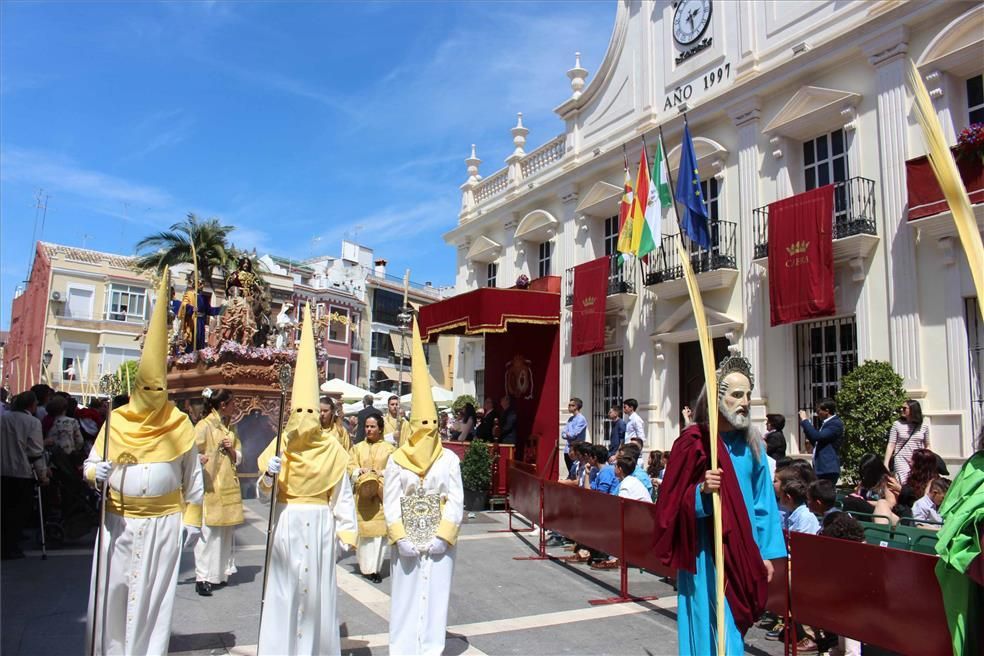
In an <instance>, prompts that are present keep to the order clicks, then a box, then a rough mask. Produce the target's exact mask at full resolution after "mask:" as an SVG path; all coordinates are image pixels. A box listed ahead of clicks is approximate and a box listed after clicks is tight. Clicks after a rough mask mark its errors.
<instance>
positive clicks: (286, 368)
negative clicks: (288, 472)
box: [257, 364, 293, 644]
mask: <svg viewBox="0 0 984 656" xmlns="http://www.w3.org/2000/svg"><path fill="white" fill-rule="evenodd" d="M292 379H293V378H292V373H291V369H290V365H289V364H284V365H282V366H281V367H280V371H279V372H278V374H277V383H278V384H279V385H280V417H279V418H278V419H277V448H276V455H277V457H278V458H279V457H280V446H281V443H282V440H283V433H284V410H285V409H286V407H287V386H288V385H290V383H291V381H292ZM264 473H265V472H264ZM264 473H261V474H260V476H263V475H264ZM279 475H280V473H279V472H278V473H276V474H274V475H273V484H272V485H271V487H270V515H269V517H268V518H267V534H266V555H265V556H264V559H263V563H264V565H263V590H262V592H261V593H260V621H259V623H258V627H257V628H258V632H259V631H262V629H263V604H265V603H266V591H267V581H268V580H269V579H270V557H271V555H272V554H273V550H272V548H271V547H272V546H273V529H274V511H275V510H276V508H277V478H278V477H279ZM257 644H259V640H258V639H257Z"/></svg>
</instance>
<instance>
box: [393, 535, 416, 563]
mask: <svg viewBox="0 0 984 656" xmlns="http://www.w3.org/2000/svg"><path fill="white" fill-rule="evenodd" d="M396 548H397V549H399V550H400V557H401V558H418V557H419V556H420V552H419V551H417V547H415V546H414V545H413V542H411V541H410V540H408V539H406V538H403V539H401V540H397V541H396Z"/></svg>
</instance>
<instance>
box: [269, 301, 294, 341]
mask: <svg viewBox="0 0 984 656" xmlns="http://www.w3.org/2000/svg"><path fill="white" fill-rule="evenodd" d="M292 307H294V306H293V305H292V304H290V303H284V305H283V307H281V308H280V313H279V314H278V315H277V321H276V323H275V324H274V326H275V328H276V331H277V341H276V347H277V348H291V347H292V346H293V345H294V326H295V325H296V323H295V321H294V320H293V319H292V318H291V316H290V309H291V308H292Z"/></svg>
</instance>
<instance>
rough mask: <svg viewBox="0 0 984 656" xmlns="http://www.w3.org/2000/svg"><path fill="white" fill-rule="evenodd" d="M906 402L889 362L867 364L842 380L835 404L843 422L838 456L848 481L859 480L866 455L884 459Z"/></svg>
mask: <svg viewBox="0 0 984 656" xmlns="http://www.w3.org/2000/svg"><path fill="white" fill-rule="evenodd" d="M906 398H908V397H907V395H906V393H905V388H903V387H902V376H900V375H898V374H897V373H895V370H894V369H892V365H890V364H889V363H887V362H879V361H877V360H868V361H867V362H865V363H864V364H862V365H861V366H859V367H857V368H855V369H854V370H853V371H851V373H849V374H847V375H846V376H844V377H843V378H841V381H840V389H839V390H838V392H837V398H836V399H835V401H836V402H837V414H838V416H840V418H841V420H843V422H844V441H843V442H842V443H841V445H840V449H839V455H840V460H841V476H842V477H843V478H844V479H845V480H854V481H856V480H857V473H858V464H859V463H860V461H861V456H863V455H864V454H865V453H874V454H876V455H877V456H878V457H879V458H881V457H882V456H883V455H884V453H885V447H886V445H887V444H888V431H889V429H890V428H891V427H892V423H893V422H894V421H895V420H896V419H898V416H899V407H900V406H901V405H902V404H903V403H904V402H905V400H906Z"/></svg>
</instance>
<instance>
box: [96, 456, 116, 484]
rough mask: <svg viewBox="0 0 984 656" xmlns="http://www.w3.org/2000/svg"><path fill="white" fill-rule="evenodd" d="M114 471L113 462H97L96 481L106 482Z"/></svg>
mask: <svg viewBox="0 0 984 656" xmlns="http://www.w3.org/2000/svg"><path fill="white" fill-rule="evenodd" d="M112 471H113V463H111V462H106V461H103V462H97V463H96V482H97V483H103V482H105V480H106V479H107V478H109V474H110V473H111V472H112Z"/></svg>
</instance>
